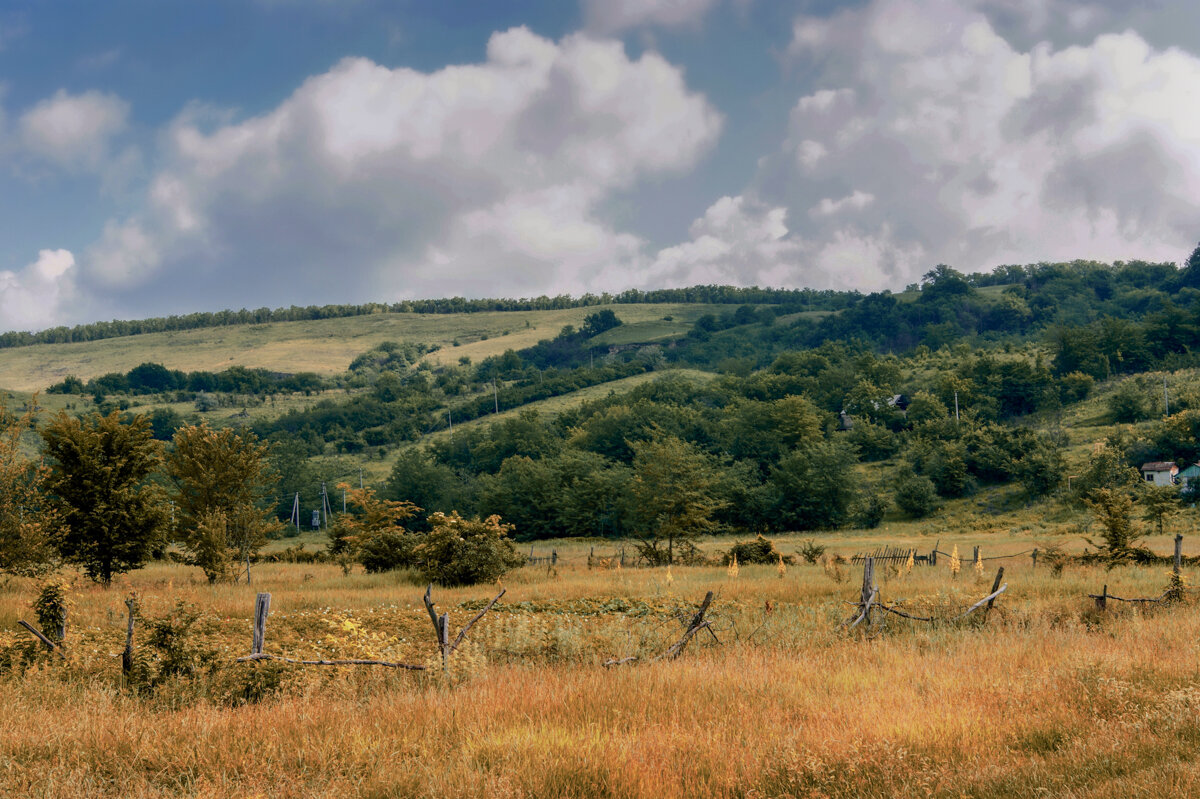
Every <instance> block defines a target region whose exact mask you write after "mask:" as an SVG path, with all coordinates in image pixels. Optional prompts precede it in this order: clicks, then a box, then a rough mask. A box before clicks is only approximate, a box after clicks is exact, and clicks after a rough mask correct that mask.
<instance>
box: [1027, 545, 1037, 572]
mask: <svg viewBox="0 0 1200 799" xmlns="http://www.w3.org/2000/svg"><path fill="white" fill-rule="evenodd" d="M1037 555H1038V551H1037V547H1034V548H1033V554H1032V555H1030V556H1029V557H1031V558H1033V568H1035V569H1036V568H1037Z"/></svg>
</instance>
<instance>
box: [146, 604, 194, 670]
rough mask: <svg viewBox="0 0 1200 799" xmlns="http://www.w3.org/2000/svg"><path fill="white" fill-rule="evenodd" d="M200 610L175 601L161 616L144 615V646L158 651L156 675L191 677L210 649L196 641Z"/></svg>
mask: <svg viewBox="0 0 1200 799" xmlns="http://www.w3.org/2000/svg"><path fill="white" fill-rule="evenodd" d="M199 620H200V611H199V610H197V609H196V607H195V606H194V605H188V604H186V603H184V602H182V601H181V602H177V603H176V604H175V607H174V608H173V609H172V610H171V612H170V613H168V614H167V615H165V616H161V617H159V618H147V619H146V627H147V629H148V630H149V633H150V634H149V635H148V636H146V640H145V643H146V646H148V647H150V648H151V649H153V650H155V652H156V653H157V654H158V678H157V680H156V681H161V680H162V679H164V678H166V677H171V676H180V677H191V676H193V675H195V674H196V673H197V672H198V671H199V670H200V666H201V664H202V663H204V661H205V660H206V659H207V657H208V655H209V654H210V653H208V652H206V651H205V650H204V648H203V647H202V646H201V645H200V644H198V643H197V642H196V630H195V627H196V623H197V622H198V621H199Z"/></svg>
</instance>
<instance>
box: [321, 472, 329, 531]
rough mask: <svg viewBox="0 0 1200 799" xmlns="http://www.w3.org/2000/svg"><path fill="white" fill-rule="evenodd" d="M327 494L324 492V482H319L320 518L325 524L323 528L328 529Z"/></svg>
mask: <svg viewBox="0 0 1200 799" xmlns="http://www.w3.org/2000/svg"><path fill="white" fill-rule="evenodd" d="M328 508H329V494H328V492H326V490H325V482H324V481H321V516H322V517H323V519H324V522H325V528H326V529H329V510H328Z"/></svg>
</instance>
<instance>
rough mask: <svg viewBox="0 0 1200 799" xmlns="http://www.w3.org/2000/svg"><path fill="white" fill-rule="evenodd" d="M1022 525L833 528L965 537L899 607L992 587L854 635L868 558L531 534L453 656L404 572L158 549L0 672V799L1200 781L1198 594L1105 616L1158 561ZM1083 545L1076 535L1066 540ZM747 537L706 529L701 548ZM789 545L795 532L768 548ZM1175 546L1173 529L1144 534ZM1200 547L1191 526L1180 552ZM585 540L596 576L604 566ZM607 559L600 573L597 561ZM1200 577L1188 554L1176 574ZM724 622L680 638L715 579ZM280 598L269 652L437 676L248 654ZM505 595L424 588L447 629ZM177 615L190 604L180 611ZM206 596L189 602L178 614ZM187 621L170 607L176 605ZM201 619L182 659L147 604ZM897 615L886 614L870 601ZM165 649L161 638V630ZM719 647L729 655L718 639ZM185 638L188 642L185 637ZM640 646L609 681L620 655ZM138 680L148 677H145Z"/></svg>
mask: <svg viewBox="0 0 1200 799" xmlns="http://www.w3.org/2000/svg"><path fill="white" fill-rule="evenodd" d="M1055 534H1056V531H1053V530H1050V531H1046V530H1039V531H1038V532H1037V535H1036V536H1035V535H1034V533H1033V530H1032V529H1012V530H1009V531H1003V532H1001V531H987V532H959V533H957V534H953V533H952V534H947V532H946V531H939V530H933V529H929V530H926V529H923V528H922V527H921V526H919V525H917V524H911V525H896V526H893V529H891V530H888V531H884V530H876V531H872V532H871V533H869V534H867V533H861V532H859V533H844V534H839V535H836V536H829V537H825V538H822V539H821V543H823V544H825V545H826V546H827V547H828V549H827V553H826V555H827V556H828V555H832V554H838V555H842V556H845V557H849V556H850V555H852V554H854V553H856V552H861V551H869V550H873V549H875V548H877V547H879V546H882V545H885V544H886V545H895V546H913V547H915V548H916V549H917V550H918V551H919V552H922V553H924V552H926V551H927V550H929V549H932V546H933V544H934V543H936V542H938V541H940V544H939V549H941V550H944V551H950V549H952V548H957V550H958V552H959V553H960V554H961V556H962V564H961V570H960V571H959V573H958V574H957V576H954V575H953V574H952V573H951V569H950V566H949V563H948V560H949V559H948V558H939V562H938V565H936V566H925V565H918V566H915V567H914V568H912V569H911V570H908V569H906V568H905V567H904V566H903V565H897V564H891V565H887V566H884V567H881V568H879V569H877V570H876V577H877V581H878V584H879V588H880V596H881V599H882V600H883V601H885V602H886V603H888V604H890V605H897V604H898V605H899V606H900V607H903V608H907V609H908V610H910V611H912V612H916V613H920V614H921V615H932V616H937V617H939V618H943V617H947V616H950V615H952V613H953V612H954V611H956V610H962V609H965V608H966V607H967V606H969V605H970V604H971V603H973V602H974V601H975V600H977V599H979V598H980V597H982V596H984V595H986V594H987V593H988V592H989V591H990V590H991V584H992V579H993V577H994V573H995V568H996V566H997V564H999V565H1004V567H1005V577H1004V579H1005V582H1006V583H1007V584H1008V585H1009V588H1008V590H1007V591H1006V592H1005V593H1004V594H1002V595H1001V596H1000V597H999V599H998V600H997V601H996V604H995V607H994V608H993V609H992V610H991V611H990V612H989V613H988V614H987V615H986V616H984V615H982V614H981V613H975V614H972V616H971V617H968V619H966V620H963V621H960V622H945V623H939V624H927V623H917V622H911V621H908V620H906V619H902V618H899V617H896V616H892V615H890V614H886V615H884V617H883V618H882V619H878V620H877V622H876V623H875V624H874V625H873V626H871V627H870V628H869V629H861V628H862V626H863V625H860V628H856V629H855V630H853V631H847V630H846V629H844V628H842V626H841V624H842V622H844V621H845V620H846V619H847V618H849V617H850V616H851V615H852V614H853V608H852V607H851V606H850V603H852V602H855V601H857V600H858V595H859V588H860V586H859V581H860V579H861V567H858V566H852V565H851V564H849V563H839V562H830V561H829V559H828V557H827V558H826V560H827V562H826V563H824V564H822V563H816V564H812V563H807V562H805V561H804V560H803V559H799V558H798V559H797V561H798V562H797V563H795V564H794V565H789V566H784V567H783V568H780V567H779V566H778V565H741V566H739V567H734V566H728V567H727V566H697V567H681V566H674V567H672V568H671V569H666V568H659V569H640V568H633V567H632V566H631V564H630V561H632V545H631V544H629V543H626V544H625V547H626V555H627V565H626V567H625V568H618V567H617V566H616V564H615V562H614V561H607V562H606V561H603V560H602V559H603V558H606V557H607V556H609V555H613V554H617V553H619V551H620V547H621V544H619V543H616V542H611V541H593V542H581V541H573V542H565V541H552V542H539V543H538V544H537V545H536V549H535V553H534V554H535V556H541V555H545V554H549V553H550V552H551V551H554V552H557V554H558V560H557V562H556V564H555V565H553V566H548V565H543V564H540V563H539V565H537V566H527V567H524V568H521V569H518V570H517V571H515V572H512V573H510V574H509V575H507V576H506V577H504V578H503V579H502V581H501V582H502V583H503V588H504V589H505V594H504V596H503V597H502V599H501V600H500V602H499V603H498V604H497V606H496V607H495V608H494V609H493V610H492V611H491V612H489V613H488V614H486V615H485V616H484V617H483V618H482V619H480V620H479V622H478V623H477V624H476V625H475V627H474V628H473V629H472V630H471V632H470V633H469V635H468V636H467V637H466V640H465V642H464V644H463V645H462V646H461V647H460V649H459V650H458V651H457V652H455V653H454V654H452V655H451V656H450V658H449V665H448V668H447V669H446V670H445V671H443V669H442V667H441V663H440V659H439V657H438V654H437V646H436V642H435V638H434V633H433V628H432V626H431V624H430V619H429V615H428V612H427V610H426V608H425V607H424V605H423V603H422V599H421V596H422V594H423V592H424V586H422V585H417V584H415V583H414V582H413V581H412V580H411V579H410V578H409V577H408V576H407V575H406V574H404V573H387V574H377V575H368V574H362V573H351V574H348V575H347V574H344V573H343V571H342V569H341V568H340V567H338V566H336V565H332V564H321V563H309V564H305V563H286V564H285V563H280V564H260V565H258V566H256V567H255V568H254V570H253V584H252V585H246V584H244V583H242V584H238V585H230V584H223V585H221V584H219V585H209V584H208V583H206V582H205V580H204V578H203V576H202V575H201V574H200V572H199V570H197V569H195V568H192V567H186V566H180V565H172V564H158V565H154V566H151V567H149V568H146V569H143V570H140V571H137V572H134V573H132V574H130V575H126V576H124V577H121V578H118V580H116V581H115V582H114V585H113V587H112V588H111V589H108V590H105V589H102V588H99V587H96V586H93V585H91V584H89V583H86V582H84V581H82V580H75V581H74V583H73V584H72V587H71V588H70V590H69V594H70V598H71V602H72V605H71V607H70V610H69V617H68V631H67V638H66V642H65V646H66V651H67V654H68V660H67V661H66V662H58V661H57V659H54V658H51V657H49V656H39V657H38V658H37V660H36V661H35V662H34V663H33V664H32V665H29V666H27V667H26V668H24V669H21V668H16V667H12V666H11V665H10V666H9V667H8V668H7V670H6V671H5V673H4V674H3V675H0V690H2V691H3V692H4V696H5V701H4V702H3V703H0V762H3V763H5V764H6V765H5V767H4V768H3V769H0V794H2V795H12V796H46V797H50V796H53V797H64V796H124V797H157V796H222V797H223V796H228V797H234V796H237V797H244V796H275V797H309V796H379V797H382V796H430V797H435V796H436V797H458V796H479V797H484V796H486V797H496V796H513V797H516V796H530V797H534V796H538V797H541V796H580V797H582V796H626V797H641V796H645V797H693V796H731V797H732V796H738V797H769V796H770V797H781V796H828V797H891V796H904V797H907V796H914V797H916V796H947V797H949V796H975V797H1009V796H1041V795H1051V796H1106V797H1127V796H1166V795H1179V794H1181V793H1182V792H1184V791H1188V790H1192V789H1194V788H1195V787H1196V784H1197V782H1200V768H1198V767H1197V766H1196V765H1195V764H1196V762H1197V759H1196V754H1197V751H1198V749H1200V720H1198V719H1200V715H1198V713H1200V659H1198V655H1197V652H1198V650H1197V645H1196V641H1197V640H1200V610H1198V608H1197V606H1196V605H1195V604H1193V603H1192V602H1191V601H1190V599H1189V600H1185V601H1184V602H1183V603H1180V604H1177V605H1163V606H1153V607H1144V608H1139V607H1133V606H1121V607H1114V605H1122V604H1123V603H1109V607H1108V610H1106V611H1104V612H1101V611H1100V610H1098V609H1097V607H1096V604H1095V602H1094V601H1093V600H1092V599H1089V598H1088V596H1087V595H1088V594H1091V593H1096V592H1098V591H1099V589H1100V587H1101V586H1102V585H1108V588H1109V592H1110V593H1114V594H1118V595H1121V596H1139V597H1140V596H1157V595H1158V594H1160V593H1161V591H1162V589H1163V587H1164V586H1165V584H1166V583H1167V580H1168V576H1167V574H1166V572H1167V571H1168V569H1167V568H1166V567H1163V566H1147V567H1135V566H1128V567H1119V568H1116V569H1113V570H1110V571H1108V570H1105V569H1104V568H1103V567H1099V566H1086V567H1085V566H1078V565H1068V566H1067V567H1066V569H1065V570H1064V571H1063V572H1062V574H1061V575H1059V576H1054V575H1053V574H1052V573H1051V570H1050V569H1049V568H1047V567H1046V565H1045V564H1044V563H1042V564H1039V565H1038V566H1037V567H1036V568H1035V567H1034V566H1033V563H1032V559H1031V558H1030V557H1029V555H1028V554H1020V555H1016V556H1015V557H1012V558H1004V559H998V560H994V561H985V562H984V563H985V566H986V567H985V568H980V569H975V568H973V566H972V564H971V560H970V557H971V553H972V551H973V547H974V546H981V549H982V554H983V555H984V556H986V557H1000V556H1004V555H1007V554H1009V553H1018V552H1024V551H1026V550H1028V549H1029V548H1031V547H1032V546H1038V545H1041V546H1045V545H1046V543H1047V542H1051V543H1052V542H1053V541H1054V540H1060V541H1063V542H1067V541H1069V540H1072V539H1068V538H1063V537H1061V536H1059V537H1058V538H1057V539H1056V538H1055ZM1075 540H1077V539H1075ZM732 543H733V542H732V540H712V541H707V542H705V548H706V550H707V554H709V555H710V556H713V555H716V554H718V551H720V550H724V549H728V547H729V546H730V545H731V544H732ZM775 543H776V546H777V547H778V549H779V550H780V551H781V552H782V553H784V554H792V553H795V552H797V551H798V550H799V549H800V548H801V540H800V539H799V538H777V539H776V541H775ZM1150 544H1151V546H1152V547H1153V548H1154V549H1155V550H1156V551H1159V552H1162V553H1168V552H1170V550H1171V546H1170V543H1169V538H1163V539H1161V540H1158V539H1152V540H1151V541H1150ZM1196 545H1200V541H1196V540H1190V539H1189V540H1188V541H1187V542H1186V543H1185V552H1189V553H1190V551H1191V548H1192V547H1194V546H1196ZM589 554H590V555H591V556H592V557H591V564H592V565H591V567H589V565H588V561H589ZM602 564H603V565H602ZM1184 571H1185V577H1187V576H1188V572H1189V571H1190V567H1186V566H1185V570H1184ZM710 590H711V591H713V592H715V598H714V601H713V603H712V606H711V608H710V609H709V612H708V619H709V620H711V622H712V629H713V631H714V633H715V636H709V635H708V634H707V632H705V631H701V632H700V633H698V634H697V635H696V636H695V637H694V638H693V639H692V640H691V642H690V643H689V645H688V647H687V648H686V649H685V650H684V651H683V652H682V654H681V655H680V656H679V657H678V658H675V659H665V658H664V659H657V660H656V659H655V658H656V657H658V656H660V655H662V654H663V653H664V652H665V651H666V650H667V648H668V647H669V646H670V645H671V644H672V643H674V642H676V641H677V640H678V639H679V637H680V635H681V633H682V632H683V629H684V626H685V625H686V622H687V619H688V618H689V617H690V615H691V614H692V613H694V611H695V607H696V605H697V603H698V602H699V601H700V600H701V598H702V597H703V596H704V594H705V592H706V591H710ZM260 591H264V592H270V593H271V595H272V600H271V612H270V615H269V617H268V620H267V624H266V628H265V629H266V635H265V647H264V651H265V652H267V653H271V654H277V655H285V656H289V657H296V658H304V659H337V658H372V659H382V660H387V661H398V662H404V663H410V664H414V665H423V666H426V667H427V668H426V670H424V671H407V670H394V669H387V668H380V667H373V666H359V667H316V666H312V667H305V666H291V665H284V664H278V663H270V662H259V663H238V662H236V660H237V658H238V657H241V656H244V655H247V654H249V652H250V648H251V619H252V616H253V611H254V605H255V594H256V593H257V592H260ZM498 591H499V587H498V586H495V585H478V586H474V587H470V588H457V589H443V588H440V587H437V586H434V588H433V591H432V598H433V600H434V601H435V602H436V603H437V609H438V611H439V612H446V613H449V615H450V634H451V637H453V636H454V635H455V634H456V633H457V631H458V629H459V628H460V627H461V626H462V625H463V624H465V623H466V622H467V621H469V620H470V619H471V618H472V617H473V616H474V615H475V614H476V613H477V612H478V611H479V610H480V609H482V608H483V607H484V605H485V604H486V603H487V601H488V600H490V599H491V598H492V597H493V596H494V595H495V594H496V593H498ZM130 592H136V593H137V595H138V598H139V599H138V601H139V603H140V615H139V621H138V625H139V626H138V627H137V628H136V630H135V635H134V642H135V647H136V650H137V652H138V653H139V654H138V658H139V663H140V664H141V665H140V666H139V668H142V669H143V672H142V676H141V677H138V676H137V675H136V674H135V676H134V677H132V678H130V679H129V680H126V679H125V678H123V677H122V672H121V665H120V663H121V659H120V657H119V655H120V653H121V650H122V648H123V647H124V642H125V635H126V623H127V622H126V605H125V600H126V598H127V596H128V594H129V593H130ZM33 595H34V587H33V584H32V583H31V582H27V581H24V580H18V579H10V580H8V581H7V582H6V583H4V585H3V588H2V589H0V627H2V628H3V630H4V633H3V640H2V644H3V646H4V647H5V651H6V652H8V653H9V659H10V660H11V653H12V652H13V651H15V649H16V648H18V647H26V648H28V645H27V644H26V642H29V644H36V642H34V641H33V639H32V638H30V637H29V636H28V635H26V634H25V633H23V632H21V631H20V630H19V629H17V628H16V627H15V625H16V622H17V620H18V619H32V618H33V616H32V611H31V610H30V609H29V603H30V601H31V600H32V598H33ZM177 602H183V603H185V606H183V610H182V611H180V610H177V609H174V608H175V607H176V603H177ZM188 608H191V609H192V610H190V611H189V610H188ZM173 609H174V610H173ZM189 612H190V613H192V614H193V615H194V616H195V618H194V621H193V622H192V623H191V627H190V632H187V633H186V634H178V630H179V626H178V625H176V627H175V628H174V629H175V630H176V632H177V634H176V639H175V642H176V644H178V648H182V649H183V650H187V649H189V648H190V655H189V654H188V652H184V653H183V654H182V655H179V657H178V662H180V663H186V662H187V657H188V656H190V657H193V658H194V661H192V666H193V667H194V671H192V672H191V673H189V670H188V669H187V668H183V669H181V673H180V674H178V675H174V676H170V675H168V676H163V675H162V674H161V673H160V674H159V676H158V677H157V678H155V677H153V675H154V673H155V670H160V672H161V670H162V669H164V664H165V663H166V656H165V655H164V654H163V653H162V652H161V651H160V650H158V649H156V648H155V646H154V644H153V641H152V639H153V637H154V636H158V637H159V638H161V637H163V635H164V634H163V633H162V629H163V627H162V626H158V627H156V626H155V620H156V619H157V620H160V621H161V620H163V619H165V618H167V617H171V618H174V619H175V620H176V621H178V620H179V619H180V618H183V617H185V616H187V614H188V613H189ZM877 616H878V614H877ZM167 637H169V636H167ZM718 641H719V642H718ZM176 654H177V655H178V654H179V653H178V652H177V653H176ZM628 657H637V658H638V659H637V660H633V661H630V662H627V663H625V664H623V665H620V666H614V667H609V668H606V667H604V665H603V664H604V663H605V662H606V661H608V660H610V659H623V658H628ZM148 675H149V676H148Z"/></svg>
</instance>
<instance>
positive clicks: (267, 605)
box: [250, 594, 271, 655]
mask: <svg viewBox="0 0 1200 799" xmlns="http://www.w3.org/2000/svg"><path fill="white" fill-rule="evenodd" d="M270 610H271V595H270V594H259V595H258V597H257V598H256V599H255V600H254V644H253V646H252V647H251V648H250V654H252V655H261V654H262V651H263V643H264V642H265V640H266V636H267V613H269V612H270Z"/></svg>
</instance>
